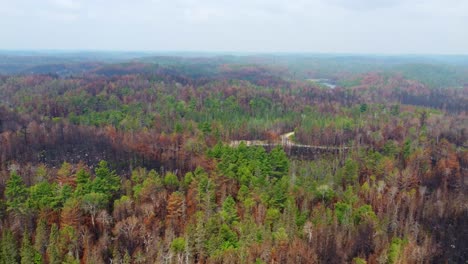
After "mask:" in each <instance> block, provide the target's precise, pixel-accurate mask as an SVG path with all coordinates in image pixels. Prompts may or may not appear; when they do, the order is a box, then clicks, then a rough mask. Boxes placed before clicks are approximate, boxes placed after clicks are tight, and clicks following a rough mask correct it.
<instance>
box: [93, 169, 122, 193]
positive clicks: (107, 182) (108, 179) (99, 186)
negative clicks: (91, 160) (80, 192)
mask: <svg viewBox="0 0 468 264" xmlns="http://www.w3.org/2000/svg"><path fill="white" fill-rule="evenodd" d="M95 174H96V178H94V180H93V182H92V184H91V191H92V192H95V193H102V194H104V195H105V196H106V197H107V198H108V199H110V198H111V197H112V196H113V195H114V194H116V193H117V191H118V190H119V189H120V178H119V176H117V175H116V174H115V172H114V171H111V170H110V169H109V166H108V164H107V162H105V161H103V160H102V161H100V162H99V165H98V167H97V168H96V170H95Z"/></svg>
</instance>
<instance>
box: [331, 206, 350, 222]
mask: <svg viewBox="0 0 468 264" xmlns="http://www.w3.org/2000/svg"><path fill="white" fill-rule="evenodd" d="M351 213H352V207H351V205H349V204H347V203H343V202H337V203H336V204H335V215H336V218H337V219H338V223H339V224H341V225H349V224H350V223H351Z"/></svg>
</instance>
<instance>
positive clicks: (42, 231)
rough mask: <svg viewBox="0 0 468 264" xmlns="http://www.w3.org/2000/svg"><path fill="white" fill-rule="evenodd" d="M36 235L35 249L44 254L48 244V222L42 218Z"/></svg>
mask: <svg viewBox="0 0 468 264" xmlns="http://www.w3.org/2000/svg"><path fill="white" fill-rule="evenodd" d="M35 233H36V236H35V239H34V249H35V250H36V251H37V252H38V253H39V254H44V253H45V251H46V247H47V244H48V237H47V224H46V222H45V221H44V220H40V221H39V223H38V224H37V227H36V232H35Z"/></svg>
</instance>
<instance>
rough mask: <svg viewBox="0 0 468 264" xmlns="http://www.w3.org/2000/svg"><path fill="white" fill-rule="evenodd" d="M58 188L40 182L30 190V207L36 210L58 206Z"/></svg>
mask: <svg viewBox="0 0 468 264" xmlns="http://www.w3.org/2000/svg"><path fill="white" fill-rule="evenodd" d="M55 188H56V186H54V185H52V184H50V183H48V182H40V183H38V184H36V185H33V186H31V187H30V189H29V193H30V195H29V200H28V205H29V207H31V208H34V209H40V210H42V209H45V208H53V207H54V206H55V205H56V200H57V199H56V198H57V197H56V193H55V190H54V189H55Z"/></svg>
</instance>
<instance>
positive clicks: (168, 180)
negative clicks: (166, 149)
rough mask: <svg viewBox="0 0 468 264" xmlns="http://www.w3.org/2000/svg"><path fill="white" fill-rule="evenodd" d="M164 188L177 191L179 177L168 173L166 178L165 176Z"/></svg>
mask: <svg viewBox="0 0 468 264" xmlns="http://www.w3.org/2000/svg"><path fill="white" fill-rule="evenodd" d="M164 186H166V187H167V188H169V189H171V190H175V189H177V187H178V186H179V180H178V179H177V176H176V175H175V174H174V173H172V172H168V173H167V174H166V176H164Z"/></svg>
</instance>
